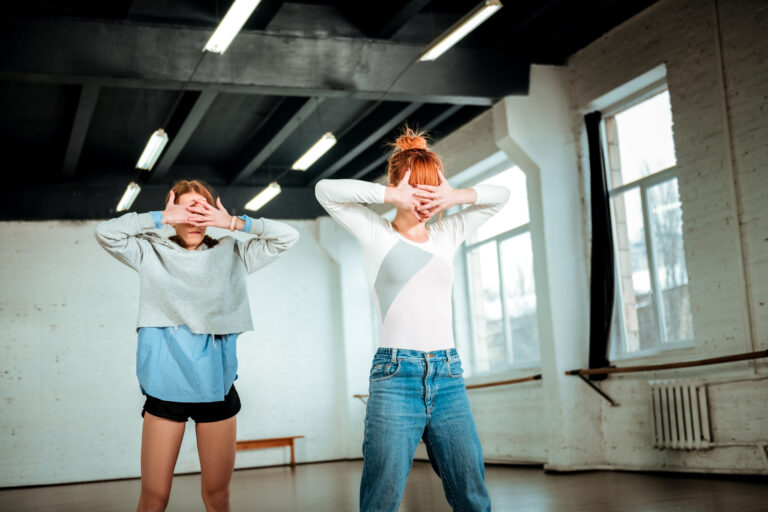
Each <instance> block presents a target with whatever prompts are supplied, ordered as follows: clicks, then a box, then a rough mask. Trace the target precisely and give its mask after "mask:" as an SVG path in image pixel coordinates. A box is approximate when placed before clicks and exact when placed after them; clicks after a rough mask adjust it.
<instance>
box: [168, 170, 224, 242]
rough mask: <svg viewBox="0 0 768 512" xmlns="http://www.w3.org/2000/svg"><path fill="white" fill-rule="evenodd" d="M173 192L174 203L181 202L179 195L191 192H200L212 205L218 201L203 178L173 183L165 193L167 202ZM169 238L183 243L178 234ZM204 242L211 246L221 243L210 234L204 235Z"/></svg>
mask: <svg viewBox="0 0 768 512" xmlns="http://www.w3.org/2000/svg"><path fill="white" fill-rule="evenodd" d="M171 192H173V193H174V196H175V197H174V199H173V203H174V204H179V197H181V196H182V195H184V194H188V193H190V192H195V193H197V194H200V195H201V196H203V197H204V198H205V200H206V201H207V202H208V204H210V205H211V206H216V204H215V203H216V201H214V199H213V189H212V188H211V186H210V185H208V184H207V183H206V182H204V181H202V180H179V181H177V182H176V183H174V184H173V186H172V187H171V190H169V191H168V193H167V194H166V195H165V203H166V204H168V200H169V199H170V198H171ZM169 240H171V241H173V242H176V243H177V244H179V245H182V243H181V238H179V236H178V235H173V236H172V237H169ZM203 243H204V244H205V245H207V246H208V247H209V248H210V247H213V246H215V245H217V244H218V243H219V241H218V240H216V239H215V238H211V237H210V236H208V235H205V237H203Z"/></svg>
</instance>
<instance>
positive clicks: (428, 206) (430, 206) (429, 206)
mask: <svg viewBox="0 0 768 512" xmlns="http://www.w3.org/2000/svg"><path fill="white" fill-rule="evenodd" d="M441 204H442V203H441V202H440V201H438V200H437V199H436V200H434V201H430V202H428V203H424V204H422V205H421V206H420V207H419V209H420V210H432V209H434V208H439V207H440V205H441Z"/></svg>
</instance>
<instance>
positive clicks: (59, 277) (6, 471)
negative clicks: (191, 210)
mask: <svg viewBox="0 0 768 512" xmlns="http://www.w3.org/2000/svg"><path fill="white" fill-rule="evenodd" d="M95 224H96V223H95V222H66V221H59V222H1V223H0V237H1V238H2V239H3V240H4V241H5V243H3V244H2V246H0V261H2V266H0V282H2V283H3V285H2V288H0V325H2V327H3V328H2V335H0V336H1V337H0V460H2V464H0V487H6V486H18V485H34V484H48V483H61V482H76V481H88V480H102V479H110V478H126V477H135V476H138V475H139V453H140V448H141V416H140V413H141V406H142V404H143V398H142V395H141V393H140V391H139V386H138V382H137V380H136V375H135V357H136V356H135V354H136V331H135V325H136V314H137V308H138V291H139V290H138V289H139V285H138V279H137V277H136V274H135V273H134V272H133V271H132V270H130V269H129V268H128V267H126V266H124V265H122V264H121V263H119V262H118V261H117V260H115V259H114V258H112V257H111V256H109V255H108V254H107V253H106V252H104V250H102V249H101V247H99V246H98V245H97V243H96V240H95V239H94V236H93V230H94V227H95ZM291 224H292V225H293V226H294V227H296V228H297V229H298V230H299V231H300V233H301V240H300V241H299V243H298V244H297V245H296V246H295V247H294V248H293V249H291V251H289V252H288V253H286V254H285V255H284V256H283V257H281V258H280V259H279V260H278V261H277V262H275V263H273V264H272V265H270V266H268V267H266V268H264V269H263V270H261V271H259V272H257V273H256V274H254V275H253V276H250V277H249V279H248V281H249V282H248V287H249V294H250V301H251V308H252V312H253V320H254V326H255V330H254V331H253V332H249V333H246V334H243V335H242V336H241V337H240V338H239V340H238V358H239V363H240V367H239V372H238V373H239V378H238V380H237V382H236V386H237V389H238V392H239V394H240V399H241V401H242V404H243V409H242V411H241V413H240V414H239V415H238V438H239V439H252V438H265V437H276V436H283V435H304V436H306V439H302V440H300V441H299V442H297V449H296V458H297V460H299V461H300V462H301V461H312V460H329V459H337V458H343V457H344V456H345V451H344V450H345V445H344V443H345V439H344V437H343V436H340V435H339V432H344V431H345V428H346V421H345V413H344V410H345V409H346V404H347V402H348V401H351V400H352V399H351V397H349V396H348V392H347V386H346V378H345V375H346V371H345V367H346V360H345V357H344V350H343V342H342V340H341V330H340V327H339V320H338V319H339V318H340V316H341V311H340V304H339V300H338V269H337V268H336V264H335V263H334V262H333V261H331V260H330V258H329V257H328V255H327V254H326V253H325V252H324V251H323V249H322V248H321V247H320V245H319V243H318V241H317V238H316V234H315V225H316V222H315V221H299V222H296V221H292V222H291ZM339 229H340V228H339ZM212 234H213V233H212ZM213 235H214V236H221V233H220V232H219V233H217V234H213ZM296 269H311V271H308V272H297V271H296ZM349 314H353V315H354V314H356V312H355V311H351V312H349ZM357 314H358V315H359V314H360V313H357ZM355 340H356V341H358V342H360V343H365V342H366V340H365V339H364V335H363V334H360V333H358V335H357V337H356V338H355ZM367 342H368V344H369V346H370V340H367ZM288 457H289V454H288V451H287V449H279V448H278V449H272V450H259V451H253V452H241V453H239V454H238V456H237V466H238V467H253V466H261V465H270V464H283V463H286V462H287V461H288ZM176 470H177V472H190V471H197V470H199V462H198V458H197V451H196V446H195V436H194V428H193V425H192V423H191V422H190V423H189V424H188V426H187V429H186V435H185V438H184V441H183V444H182V449H181V453H180V455H179V461H178V463H177V465H176Z"/></svg>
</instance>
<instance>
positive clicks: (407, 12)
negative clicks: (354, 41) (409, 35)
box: [343, 0, 430, 39]
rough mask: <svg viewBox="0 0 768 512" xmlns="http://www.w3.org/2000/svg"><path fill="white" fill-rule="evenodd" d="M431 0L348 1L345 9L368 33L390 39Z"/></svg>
mask: <svg viewBox="0 0 768 512" xmlns="http://www.w3.org/2000/svg"><path fill="white" fill-rule="evenodd" d="M429 2H430V0H390V1H388V2H360V1H352V2H346V3H345V4H346V5H344V6H343V10H344V11H345V12H346V14H347V16H348V17H349V18H350V19H351V20H352V21H353V22H354V23H355V25H357V26H358V27H359V28H360V30H362V31H363V32H364V33H365V34H366V35H368V36H370V37H375V38H379V39H389V38H390V37H392V36H393V35H395V33H397V31H398V30H400V29H401V28H403V25H405V24H406V23H408V22H409V21H410V20H411V19H412V18H413V17H414V16H416V15H417V14H418V13H419V11H421V10H422V9H423V8H424V7H425V6H426V5H427V4H428V3H429Z"/></svg>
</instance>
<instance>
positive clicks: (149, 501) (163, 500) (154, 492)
mask: <svg viewBox="0 0 768 512" xmlns="http://www.w3.org/2000/svg"><path fill="white" fill-rule="evenodd" d="M170 495H171V491H170V489H169V490H168V491H167V492H165V491H163V490H159V489H146V488H142V489H141V497H140V498H139V511H140V512H162V511H163V510H165V508H166V507H167V506H168V499H169V498H170Z"/></svg>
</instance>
